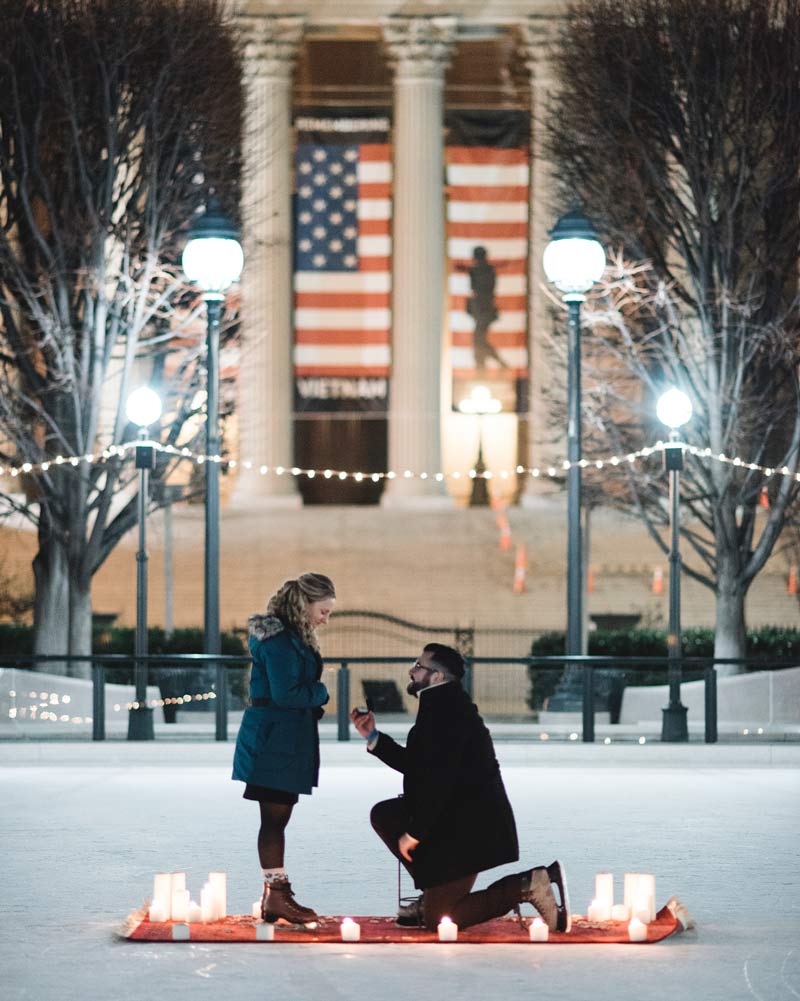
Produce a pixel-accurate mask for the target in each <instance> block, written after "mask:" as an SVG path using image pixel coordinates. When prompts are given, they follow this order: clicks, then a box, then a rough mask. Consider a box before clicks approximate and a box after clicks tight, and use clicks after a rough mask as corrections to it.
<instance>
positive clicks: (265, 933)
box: [256, 921, 275, 942]
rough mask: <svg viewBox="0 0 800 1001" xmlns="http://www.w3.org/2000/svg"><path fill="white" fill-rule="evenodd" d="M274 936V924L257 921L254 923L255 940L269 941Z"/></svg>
mask: <svg viewBox="0 0 800 1001" xmlns="http://www.w3.org/2000/svg"><path fill="white" fill-rule="evenodd" d="M274 938H275V925H271V924H267V922H266V921H259V922H258V924H257V925H256V942H271V941H272V940H273V939H274Z"/></svg>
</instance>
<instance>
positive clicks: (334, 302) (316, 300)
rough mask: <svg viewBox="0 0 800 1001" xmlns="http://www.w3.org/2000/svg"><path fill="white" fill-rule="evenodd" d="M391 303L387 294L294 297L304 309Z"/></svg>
mask: <svg viewBox="0 0 800 1001" xmlns="http://www.w3.org/2000/svg"><path fill="white" fill-rule="evenodd" d="M391 302H392V297H391V295H389V293H388V292H298V293H297V294H296V296H295V305H296V306H297V307H298V308H300V307H302V308H304V309H359V308H363V309H386V308H388V307H389V306H390V305H391ZM506 308H507V309H510V308H511V307H510V306H507V307H506Z"/></svg>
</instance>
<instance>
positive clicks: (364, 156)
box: [359, 143, 392, 163]
mask: <svg viewBox="0 0 800 1001" xmlns="http://www.w3.org/2000/svg"><path fill="white" fill-rule="evenodd" d="M391 158H392V149H391V146H389V144H388V143H363V144H362V145H361V147H360V151H359V159H361V160H362V161H364V162H365V163H388V162H389V160H391Z"/></svg>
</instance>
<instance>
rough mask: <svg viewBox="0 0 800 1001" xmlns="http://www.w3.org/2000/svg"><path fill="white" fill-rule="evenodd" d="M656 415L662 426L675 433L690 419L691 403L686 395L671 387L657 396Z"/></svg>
mask: <svg viewBox="0 0 800 1001" xmlns="http://www.w3.org/2000/svg"><path fill="white" fill-rule="evenodd" d="M656 415H657V417H658V419H659V420H660V421H661V423H662V424H664V425H666V427H668V428H672V430H673V431H676V430H677V429H678V428H682V427H683V425H684V424H688V423H689V421H690V420H691V419H692V401H691V400H690V399H689V397H688V396H687V395H686V393H684V392H682V390H680V389H678V388H676V387H675V386H672V388H671V389H668V390H667V391H666V392H665V393H662V394H661V396H659V398H658V403H657V404H656Z"/></svg>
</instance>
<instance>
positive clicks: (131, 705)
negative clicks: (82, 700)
mask: <svg viewBox="0 0 800 1001" xmlns="http://www.w3.org/2000/svg"><path fill="white" fill-rule="evenodd" d="M8 696H9V698H10V699H12V700H13V701H14V703H15V704H14V705H12V706H11V707H10V708H9V710H8V718H9V719H20V720H23V719H28V720H37V721H48V722H50V723H82V724H85V723H91V722H92V721H93V720H92V717H91V716H70V715H69V713H65V712H64V710H63V706H66V705H68V704H69V703H70V702H71V701H72V699H71V696H69V695H59V694H58V693H57V692H38V693H37V692H28V699H29V700H30V701H29V704H28V705H17V704H16V702H17V699H18V696H17V692H16V691H13V690H12V691H10V692H9V693H8ZM19 697H20V698H24V696H19ZM216 697H217V695H216V692H200V693H198V694H196V695H190V694H188V692H187V693H186V694H185V695H176V696H172V697H170V698H166V699H149V700H148V701H147V703H146V704H147V705H148V706H149V707H150V708H152V709H156V708H163V707H164V706H182V705H185V704H186V703H188V702H207V701H208V700H210V699H215V698H216ZM33 700H37V701H35V702H34V701H33ZM59 702H60V703H61V707H62V708H61V711H60V712H55V711H54V709H53V707H54V706H56V707H57V706H58V705H59ZM139 706H140V704H139V703H138V702H117V703H115V704H114V706H113V711H114V712H116V713H119V712H127V711H128V710H130V709H138V708H139Z"/></svg>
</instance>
